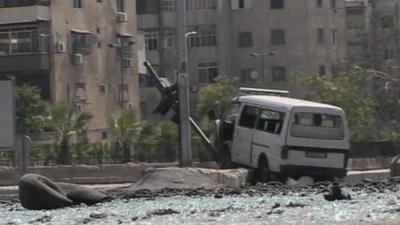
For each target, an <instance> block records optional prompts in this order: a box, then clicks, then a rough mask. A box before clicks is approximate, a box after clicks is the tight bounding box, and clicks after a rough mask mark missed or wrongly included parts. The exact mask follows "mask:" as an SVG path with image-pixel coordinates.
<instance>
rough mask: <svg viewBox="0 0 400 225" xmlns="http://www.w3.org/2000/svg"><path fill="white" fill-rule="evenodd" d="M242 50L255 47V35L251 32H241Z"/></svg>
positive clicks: (240, 45)
mask: <svg viewBox="0 0 400 225" xmlns="http://www.w3.org/2000/svg"><path fill="white" fill-rule="evenodd" d="M238 46H239V47H240V48H244V47H251V46H253V35H252V33H251V32H239V43H238Z"/></svg>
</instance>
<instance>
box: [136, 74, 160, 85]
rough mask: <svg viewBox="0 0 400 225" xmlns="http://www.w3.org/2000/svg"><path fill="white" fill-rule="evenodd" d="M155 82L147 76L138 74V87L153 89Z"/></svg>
mask: <svg viewBox="0 0 400 225" xmlns="http://www.w3.org/2000/svg"><path fill="white" fill-rule="evenodd" d="M155 86H156V80H155V79H154V78H153V77H152V76H150V75H148V74H139V87H141V88H145V87H155Z"/></svg>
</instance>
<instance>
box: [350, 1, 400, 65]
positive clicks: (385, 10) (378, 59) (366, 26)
mask: <svg viewBox="0 0 400 225" xmlns="http://www.w3.org/2000/svg"><path fill="white" fill-rule="evenodd" d="M399 4H400V1H399V0H346V9H345V10H346V33H347V50H348V60H349V61H350V62H352V63H355V64H358V65H360V66H362V67H364V68H373V69H377V70H382V71H386V72H392V73H393V72H396V71H397V72H398V65H397V61H398V59H399V57H400V54H399V28H400V23H399Z"/></svg>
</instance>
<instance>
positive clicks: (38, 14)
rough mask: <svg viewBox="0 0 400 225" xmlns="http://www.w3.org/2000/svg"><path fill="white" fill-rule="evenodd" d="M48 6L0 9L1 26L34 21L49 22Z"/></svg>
mask: <svg viewBox="0 0 400 225" xmlns="http://www.w3.org/2000/svg"><path fill="white" fill-rule="evenodd" d="M49 20H50V13H49V7H48V6H41V5H32V6H23V7H7V8H0V24H14V23H25V22H34V21H49Z"/></svg>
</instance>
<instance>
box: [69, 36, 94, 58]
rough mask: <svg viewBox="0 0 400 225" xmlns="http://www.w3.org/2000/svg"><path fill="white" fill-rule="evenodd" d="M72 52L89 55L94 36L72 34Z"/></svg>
mask: <svg viewBox="0 0 400 225" xmlns="http://www.w3.org/2000/svg"><path fill="white" fill-rule="evenodd" d="M71 35H72V52H73V53H74V54H85V55H87V54H89V53H90V50H91V44H92V43H93V42H92V41H93V36H92V35H91V34H90V33H80V32H72V34H71Z"/></svg>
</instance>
